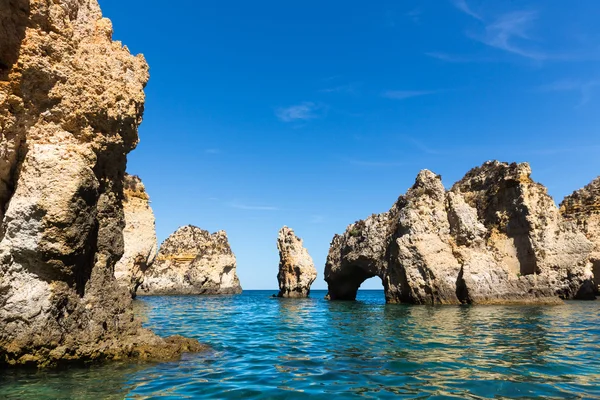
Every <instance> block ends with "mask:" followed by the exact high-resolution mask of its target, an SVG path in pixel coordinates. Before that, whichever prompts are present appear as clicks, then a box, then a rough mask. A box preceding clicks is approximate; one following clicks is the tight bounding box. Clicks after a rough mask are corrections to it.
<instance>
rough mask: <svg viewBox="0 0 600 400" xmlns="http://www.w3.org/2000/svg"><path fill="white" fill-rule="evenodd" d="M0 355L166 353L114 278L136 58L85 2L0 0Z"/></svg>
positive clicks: (134, 108)
mask: <svg viewBox="0 0 600 400" xmlns="http://www.w3.org/2000/svg"><path fill="white" fill-rule="evenodd" d="M0 37H1V38H2V39H1V40H0V130H1V132H2V136H1V137H0V220H1V223H0V364H10V365H37V366H51V365H57V364H60V363H63V362H69V361H80V362H86V361H94V360H106V359H124V358H157V359H165V358H173V357H176V356H177V355H178V354H180V353H181V352H182V351H185V350H199V349H200V345H199V344H198V343H197V342H196V341H193V340H187V339H183V338H178V337H175V338H171V339H168V340H164V339H161V338H159V337H157V336H155V335H154V334H152V333H151V332H150V331H147V330H144V329H142V328H141V324H140V323H139V322H138V321H137V320H136V319H134V316H133V310H132V304H131V298H130V296H129V294H128V293H127V292H126V290H124V289H122V288H120V287H119V285H118V284H117V282H116V280H115V278H114V266H115V263H116V262H117V260H119V258H120V257H121V255H122V253H123V234H122V232H123V227H124V218H123V208H122V199H123V185H122V182H123V178H124V172H125V164H126V154H127V153H128V152H129V151H131V150H132V149H133V148H134V147H135V146H136V144H137V141H138V136H137V127H138V125H139V123H140V122H141V118H142V111H143V106H144V91H143V88H144V86H145V84H146V82H147V80H148V66H147V65H146V62H145V60H144V58H143V57H142V56H137V57H133V56H131V54H130V53H129V51H128V50H127V48H126V47H123V46H122V45H121V43H119V42H113V41H112V39H111V37H112V27H111V23H110V21H109V20H108V19H105V18H102V14H101V11H100V8H99V6H98V3H97V2H96V0H55V1H45V0H2V1H0Z"/></svg>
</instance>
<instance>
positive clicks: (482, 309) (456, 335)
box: [0, 292, 600, 399]
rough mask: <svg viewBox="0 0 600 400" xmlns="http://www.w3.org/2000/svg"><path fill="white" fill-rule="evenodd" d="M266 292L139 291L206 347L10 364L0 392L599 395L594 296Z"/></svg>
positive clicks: (173, 330)
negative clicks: (558, 302) (506, 300)
mask: <svg viewBox="0 0 600 400" xmlns="http://www.w3.org/2000/svg"><path fill="white" fill-rule="evenodd" d="M271 294H272V292H246V293H245V294H243V295H241V296H229V297H227V296H226V297H201V298H198V297H192V296H189V297H156V298H144V299H142V301H143V302H144V303H140V304H139V306H140V308H139V312H140V313H146V315H147V325H148V326H151V327H153V328H154V329H155V330H157V331H158V332H159V333H160V334H162V335H170V334H182V335H186V336H192V337H196V338H198V339H200V340H202V341H204V342H208V343H209V344H210V345H211V346H212V351H210V352H207V353H203V354H199V355H188V356H186V357H185V359H184V360H182V361H180V362H176V363H166V364H159V365H152V366H144V367H141V366H123V367H119V368H112V367H110V368H97V369H87V370H74V371H70V372H69V371H67V372H63V373H56V374H54V373H50V374H48V375H45V376H41V375H37V374H24V375H18V374H16V373H14V372H13V373H11V374H4V375H3V376H2V378H3V385H2V386H0V397H3V398H4V397H7V396H8V397H9V398H10V397H11V396H12V397H18V398H27V397H30V398H39V397H36V396H33V394H34V393H38V394H39V393H46V394H49V395H50V396H48V397H55V398H61V396H62V398H69V397H75V398H77V397H86V396H87V397H102V398H112V397H115V398H117V397H119V396H120V397H123V396H125V395H128V396H129V397H132V398H153V397H155V396H158V395H161V396H171V397H173V398H179V397H190V398H274V399H278V398H280V399H284V398H285V399H296V398H302V399H304V398H307V397H311V398H330V397H332V396H335V395H338V394H340V393H343V394H344V398H354V397H355V398H361V399H364V398H373V399H380V398H398V397H410V398H414V397H423V398H425V397H431V398H435V397H444V398H452V397H456V398H478V399H479V398H494V397H496V398H535V397H548V398H565V397H567V398H568V397H574V396H575V395H581V396H583V397H592V398H593V397H600V389H598V387H599V386H600V360H599V358H598V354H600V328H599V326H598V323H597V321H598V318H599V317H600V303H594V302H591V303H579V302H572V303H568V304H566V305H563V306H527V307H518V306H498V307H496V306H460V307H452V306H435V307H428V306H406V305H397V304H390V305H386V304H384V300H383V293H381V292H373V293H362V294H361V292H359V301H357V302H328V301H325V300H323V299H322V297H323V296H324V294H325V293H324V292H323V293H322V294H321V293H319V292H316V293H313V298H312V299H306V300H293V299H270V298H269V296H270V295H271ZM98 393H102V396H95V394H98ZM111 396H112V397H111ZM42 397H43V396H42Z"/></svg>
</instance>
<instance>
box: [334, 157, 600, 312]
mask: <svg viewBox="0 0 600 400" xmlns="http://www.w3.org/2000/svg"><path fill="white" fill-rule="evenodd" d="M530 175H531V170H530V168H529V165H528V164H526V163H523V164H514V163H513V164H507V163H500V162H487V163H485V164H484V165H483V166H481V167H478V168H474V169H473V170H471V171H470V172H469V173H467V175H466V176H465V177H464V178H463V179H462V180H460V181H459V182H457V183H456V184H455V185H454V186H453V187H452V189H451V190H449V191H446V190H445V189H444V186H443V185H442V181H441V177H440V176H439V175H436V174H434V173H432V172H430V171H427V170H424V171H421V172H420V173H419V175H418V176H417V179H416V182H415V184H414V185H413V187H412V188H410V189H409V190H408V192H407V193H406V195H403V196H400V198H399V199H398V201H397V202H396V204H394V206H393V207H392V208H391V210H390V211H388V212H385V213H382V214H375V215H372V216H371V217H369V218H367V219H366V220H364V221H358V222H356V223H354V224H352V225H350V226H349V227H348V229H347V230H346V232H345V233H344V234H343V235H336V236H335V237H334V238H333V241H332V244H331V248H330V251H329V255H328V258H327V264H326V267H325V280H326V281H327V283H328V286H329V296H330V298H331V299H332V300H336V299H342V300H345V299H354V298H355V297H356V292H357V290H358V287H359V286H360V284H361V283H362V282H363V281H364V280H366V279H368V278H371V277H374V276H379V277H380V278H381V280H382V282H383V286H384V290H385V296H386V301H388V302H391V303H397V302H404V303H413V304H459V303H477V304H482V303H510V302H549V303H551V302H557V301H560V299H561V298H562V299H572V298H582V299H584V298H592V297H593V293H592V292H593V287H592V283H591V269H590V267H589V264H588V263H587V259H588V257H589V255H590V253H591V252H592V249H593V247H594V245H593V244H592V243H591V242H590V241H589V240H588V239H587V238H586V237H585V235H584V234H583V233H581V232H580V231H579V230H578V229H577V228H576V227H575V226H574V225H573V224H572V223H569V222H568V221H565V220H564V219H563V218H562V217H561V215H560V213H559V210H558V208H557V207H556V205H555V204H554V201H553V200H552V198H551V197H550V196H549V195H548V194H547V193H546V189H545V188H544V187H543V186H542V185H540V184H538V183H536V182H534V181H533V180H532V179H531V176H530Z"/></svg>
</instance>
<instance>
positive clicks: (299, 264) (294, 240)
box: [277, 226, 317, 298]
mask: <svg viewBox="0 0 600 400" xmlns="http://www.w3.org/2000/svg"><path fill="white" fill-rule="evenodd" d="M277 249H278V250H279V273H278V274H277V281H278V282H279V294H278V295H277V296H278V297H296V298H298V297H308V295H309V294H310V286H311V285H312V283H313V282H314V281H315V279H317V270H316V269H315V266H314V263H313V260H312V258H311V257H310V255H309V254H308V250H306V249H305V248H304V246H303V244H302V239H300V238H299V237H298V236H296V235H295V234H294V231H293V230H292V229H290V228H288V227H287V226H284V227H283V228H281V230H280V231H279V235H278V237H277Z"/></svg>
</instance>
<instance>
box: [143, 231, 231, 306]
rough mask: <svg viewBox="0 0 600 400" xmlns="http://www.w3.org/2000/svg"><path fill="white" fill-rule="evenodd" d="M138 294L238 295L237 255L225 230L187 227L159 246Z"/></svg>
mask: <svg viewBox="0 0 600 400" xmlns="http://www.w3.org/2000/svg"><path fill="white" fill-rule="evenodd" d="M140 289H141V290H140V291H139V292H138V293H139V294H143V295H172V294H207V295H210V294H238V293H241V292H242V288H241V286H240V281H239V279H238V276H237V273H236V261H235V255H234V254H233V252H232V251H231V248H230V247H229V242H228V240H227V234H226V233H225V232H224V231H219V232H216V233H213V234H212V235H211V234H210V232H208V231H205V230H202V229H200V228H198V227H195V226H191V225H188V226H184V227H182V228H179V229H178V230H177V231H176V232H175V233H173V234H172V235H171V236H169V237H168V238H167V240H165V241H164V242H163V244H162V245H161V246H160V250H159V252H158V257H157V258H156V261H155V262H154V264H153V265H152V266H151V267H150V268H149V269H148V270H146V274H145V276H144V283H143V284H142V286H141V287H140Z"/></svg>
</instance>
